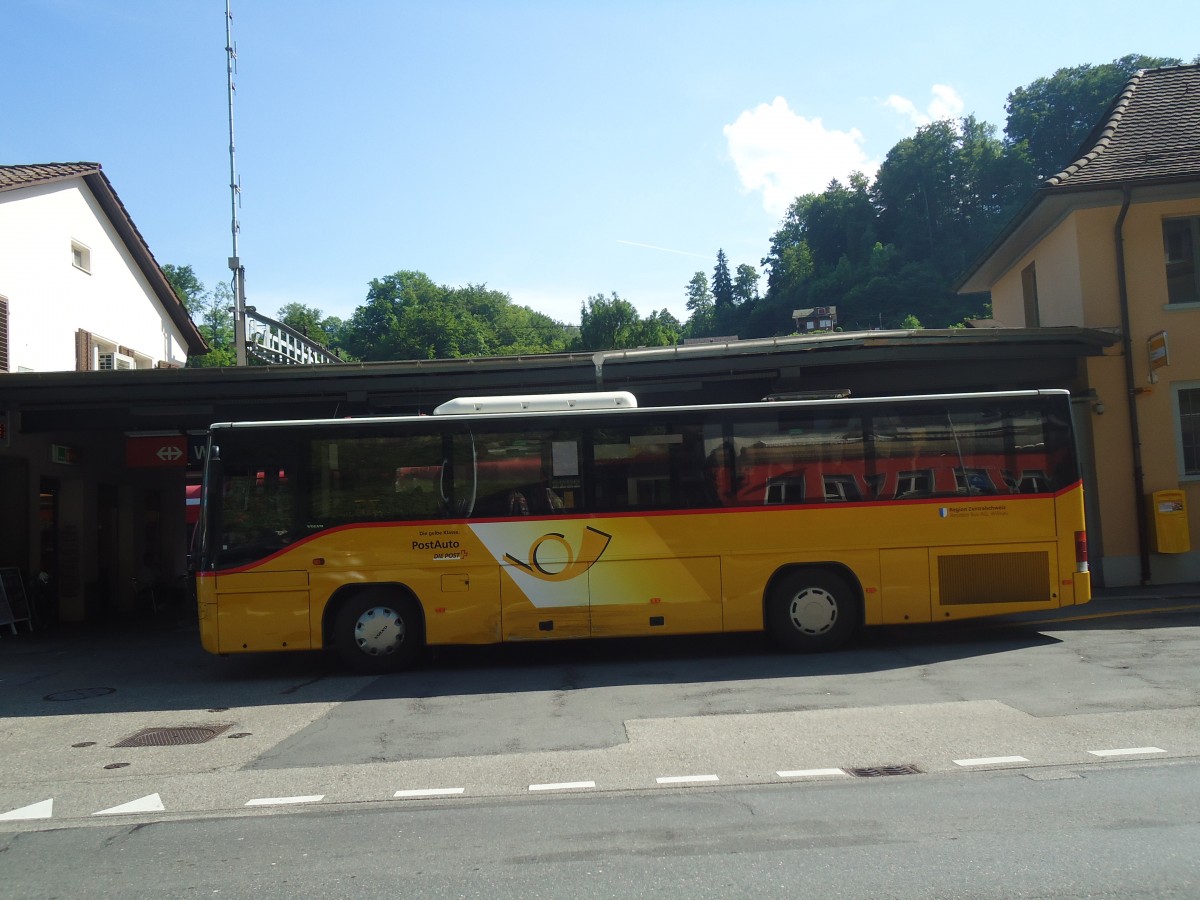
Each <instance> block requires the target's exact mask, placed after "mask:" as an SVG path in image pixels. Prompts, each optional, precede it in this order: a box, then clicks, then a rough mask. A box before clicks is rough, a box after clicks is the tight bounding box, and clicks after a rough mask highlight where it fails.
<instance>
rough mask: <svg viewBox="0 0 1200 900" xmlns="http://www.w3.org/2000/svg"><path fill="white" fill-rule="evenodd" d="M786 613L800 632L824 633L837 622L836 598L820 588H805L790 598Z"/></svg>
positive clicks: (810, 633)
mask: <svg viewBox="0 0 1200 900" xmlns="http://www.w3.org/2000/svg"><path fill="white" fill-rule="evenodd" d="M788 615H789V617H790V618H791V620H792V626H793V627H794V628H795V629H796V630H797V631H799V632H800V633H801V634H808V635H815V634H825V632H827V631H829V630H830V629H831V628H833V626H834V624H835V623H836V622H837V617H838V603H837V598H836V597H834V596H833V594H831V593H829V591H826V590H823V589H822V588H818V587H810V588H805V589H804V590H802V591H800V592H799V593H797V594H796V596H795V597H793V598H792V602H791V606H790V608H789V609H788Z"/></svg>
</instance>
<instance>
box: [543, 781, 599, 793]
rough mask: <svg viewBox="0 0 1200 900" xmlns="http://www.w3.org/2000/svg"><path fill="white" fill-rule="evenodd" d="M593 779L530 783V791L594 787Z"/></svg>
mask: <svg viewBox="0 0 1200 900" xmlns="http://www.w3.org/2000/svg"><path fill="white" fill-rule="evenodd" d="M595 786H596V782H594V781H560V782H558V783H557V784H531V785H530V786H529V789H530V790H531V791H569V790H578V789H582V788H594V787H595Z"/></svg>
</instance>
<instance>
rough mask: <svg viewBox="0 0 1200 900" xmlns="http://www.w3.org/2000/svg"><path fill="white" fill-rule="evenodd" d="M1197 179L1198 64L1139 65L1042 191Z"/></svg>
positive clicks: (1199, 139) (1199, 144)
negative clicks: (1068, 162) (1075, 153)
mask: <svg viewBox="0 0 1200 900" xmlns="http://www.w3.org/2000/svg"><path fill="white" fill-rule="evenodd" d="M1186 179H1200V65H1190V66H1170V67H1166V68H1161V69H1143V70H1142V71H1141V72H1138V73H1137V74H1136V75H1134V76H1133V77H1132V78H1130V79H1129V81H1128V82H1127V83H1126V85H1125V88H1124V90H1122V91H1121V93H1120V94H1119V95H1118V96H1117V98H1116V99H1115V100H1114V101H1113V104H1112V106H1111V107H1110V108H1109V111H1108V115H1107V116H1105V117H1104V119H1102V120H1101V122H1100V124H1099V125H1097V127H1096V128H1095V130H1094V131H1092V133H1091V134H1090V135H1089V136H1088V139H1087V140H1086V141H1084V143H1083V146H1082V147H1080V156H1079V159H1077V160H1076V161H1075V162H1074V163H1072V164H1071V165H1070V166H1068V167H1067V168H1066V169H1065V170H1064V171H1062V172H1060V173H1058V174H1057V175H1055V176H1053V177H1051V178H1047V179H1046V180H1045V182H1043V184H1042V188H1041V189H1042V191H1047V192H1056V191H1058V190H1067V189H1070V190H1087V189H1089V188H1108V187H1114V186H1117V185H1122V184H1129V185H1131V184H1134V183H1138V182H1140V183H1145V182H1152V181H1176V180H1186Z"/></svg>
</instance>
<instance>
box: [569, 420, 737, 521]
mask: <svg viewBox="0 0 1200 900" xmlns="http://www.w3.org/2000/svg"><path fill="white" fill-rule="evenodd" d="M592 458H593V460H594V466H593V471H594V473H595V474H594V477H595V504H596V509H597V510H598V511H603V512H611V511H620V510H633V509H695V508H703V507H710V506H715V505H718V499H717V497H716V495H715V493H714V490H713V486H712V476H711V473H710V467H709V465H708V462H707V459H706V456H705V436H704V429H703V427H702V426H701V424H700V423H699V422H692V421H672V422H661V421H660V422H643V421H641V420H638V421H636V422H633V421H630V422H628V423H622V425H621V426H618V427H603V428H597V429H595V430H594V431H593V432H592Z"/></svg>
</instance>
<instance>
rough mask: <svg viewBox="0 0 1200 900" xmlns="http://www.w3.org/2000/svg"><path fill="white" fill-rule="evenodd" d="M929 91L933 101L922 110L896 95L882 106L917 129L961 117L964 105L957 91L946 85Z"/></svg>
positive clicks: (937, 85) (939, 85)
mask: <svg viewBox="0 0 1200 900" xmlns="http://www.w3.org/2000/svg"><path fill="white" fill-rule="evenodd" d="M930 91H931V93H932V94H933V99H931V100H930V101H929V105H928V106H926V107H925V109H924V110H921V109H918V108H917V105H916V104H915V103H913V102H912V101H911V100H909V99H908V98H907V97H901V96H899V95H898V94H892V95H891V96H890V97H888V98H887V99H886V100H884V101H883V104H884V106H888V107H891V108H892V109H893V110H895V111H896V112H898V113H900V115H902V116H904V117H905V118H906V119H908V120H909V121H910V122H912V124H913V125H916V126H917V127H918V128H919V127H921V126H922V125H928V124H929V123H930V122H936V121H938V120H940V119H957V118H958V117H959V116H961V115H962V111H963V107H964V106H965V104H964V103H963V99H962V97H960V96H959V95H958V91H956V90H954V88H952V87H950V85H948V84H935V85H934V86H933V87H932V88H930Z"/></svg>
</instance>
